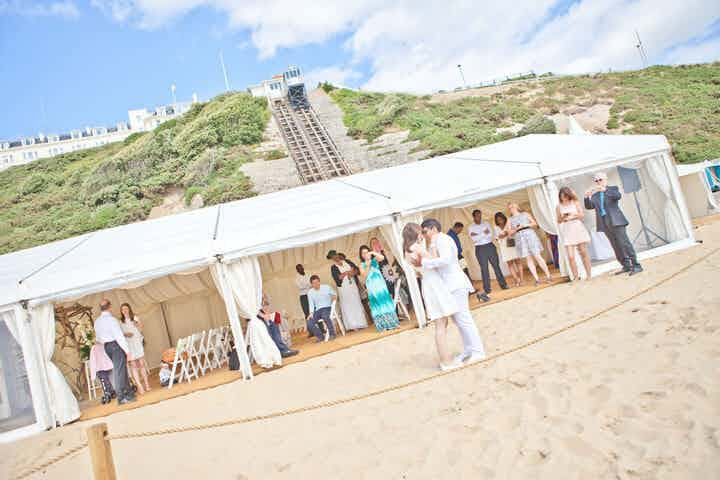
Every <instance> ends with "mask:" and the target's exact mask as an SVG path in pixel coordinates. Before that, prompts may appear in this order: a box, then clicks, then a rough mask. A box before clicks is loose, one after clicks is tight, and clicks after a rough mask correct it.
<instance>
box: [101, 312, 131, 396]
mask: <svg viewBox="0 0 720 480" xmlns="http://www.w3.org/2000/svg"><path fill="white" fill-rule="evenodd" d="M111 306H112V304H111V303H110V300H108V299H107V298H104V299H103V300H102V301H101V302H100V316H99V317H98V318H97V319H96V320H95V325H94V326H95V341H96V342H98V343H102V344H103V348H104V349H105V353H106V354H107V356H108V357H110V360H111V361H112V363H113V385H115V390H116V391H117V395H118V405H123V404H125V403H129V402H134V401H135V393H134V392H133V391H132V388H131V387H130V380H129V378H128V372H127V352H128V349H129V347H128V343H127V339H126V338H125V334H124V333H123V331H122V329H121V328H120V321H119V320H118V319H117V318H115V317H113V314H112V313H111V312H110V307H111Z"/></svg>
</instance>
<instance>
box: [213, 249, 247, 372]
mask: <svg viewBox="0 0 720 480" xmlns="http://www.w3.org/2000/svg"><path fill="white" fill-rule="evenodd" d="M213 267H214V268H216V271H217V277H218V280H219V281H220V287H221V289H222V291H221V292H220V293H221V294H222V297H223V300H224V301H225V309H226V310H227V314H228V319H229V321H230V328H231V329H232V332H233V337H234V338H235V350H237V353H238V358H239V359H240V364H241V365H242V370H243V379H245V380H252V378H253V372H252V367H251V366H250V358H248V354H247V346H246V345H245V337H244V336H243V331H242V326H241V325H240V317H239V316H238V311H237V305H235V297H234V296H233V293H232V289H231V288H230V284H229V283H228V280H227V277H226V276H225V265H224V264H223V263H222V262H221V261H220V257H219V256H218V263H216V264H215V265H214V266H213Z"/></svg>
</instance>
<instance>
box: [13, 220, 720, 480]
mask: <svg viewBox="0 0 720 480" xmlns="http://www.w3.org/2000/svg"><path fill="white" fill-rule="evenodd" d="M696 233H697V236H698V238H700V239H702V240H704V243H703V244H702V245H699V246H696V247H693V248H691V249H687V250H684V251H681V252H676V253H672V254H669V255H665V256H663V257H659V258H656V259H653V260H649V261H647V262H646V263H645V267H646V272H645V273H644V274H642V275H639V276H637V277H633V278H627V277H614V276H603V277H599V278H597V279H594V280H592V281H591V282H581V283H575V284H563V285H558V286H555V287H552V288H548V289H545V290H543V291H541V292H537V293H533V294H529V295H526V296H524V297H521V298H517V299H514V300H509V301H506V302H502V303H499V304H496V305H493V306H490V307H488V308H483V309H480V310H478V311H476V312H475V315H476V320H477V323H478V325H479V328H480V331H481V333H482V335H483V337H484V340H485V343H486V346H487V348H488V350H489V351H490V352H491V353H492V352H499V351H503V350H507V349H509V348H512V347H513V346H515V345H518V344H521V343H523V342H525V341H527V340H529V339H532V338H535V337H537V336H539V335H542V334H544V333H547V332H550V331H552V330H555V329H557V328H560V327H562V326H564V325H567V324H569V323H571V322H574V321H576V320H578V319H581V318H584V317H586V316H588V315H590V314H593V313H595V312H598V311H600V310H602V309H604V308H606V307H608V306H610V305H612V304H615V303H617V302H620V301H622V300H623V299H625V298H627V297H628V296H629V295H632V294H633V293H635V292H638V291H640V290H642V289H644V288H646V287H647V286H649V285H652V284H653V283H655V282H657V281H658V280H660V279H662V278H665V277H667V276H669V275H671V274H672V273H673V272H676V271H678V270H680V269H682V268H683V267H684V266H686V265H689V264H691V263H692V262H695V261H697V260H700V263H698V264H697V265H694V266H693V267H691V268H690V269H688V270H687V271H685V272H684V273H681V274H679V275H677V276H676V277H674V278H673V279H672V280H670V281H669V282H667V283H665V284H663V285H661V286H659V287H657V288H655V289H653V290H652V291H650V292H648V293H646V294H644V295H642V296H640V297H638V298H637V299H635V300H632V301H629V302H625V303H624V304H622V306H620V307H619V308H618V309H616V310H613V311H611V312H609V313H607V314H604V315H602V316H600V317H598V318H596V319H594V320H592V321H591V322H589V323H586V324H583V325H581V326H579V327H577V328H575V329H573V330H570V331H567V332H565V333H563V334H561V335H558V336H555V337H553V338H551V339H548V340H546V341H544V342H541V343H539V344H536V345H535V346H533V347H531V348H528V349H525V350H523V351H520V352H516V353H513V354H511V355H508V356H505V357H502V358H500V359H498V360H495V361H493V362H492V363H489V364H485V365H483V366H478V367H474V368H471V369H467V370H463V371H460V372H456V373H454V374H452V375H449V376H445V377H442V378H440V379H436V380H433V381H430V382H428V383H424V384H421V385H418V386H414V387H410V388H407V389H403V390H400V391H397V392H392V393H388V394H385V395H382V396H378V397H373V398H370V399H367V400H362V401H358V402H355V403H351V404H347V405H342V406H338V407H334V408H328V409H324V410H322V411H315V412H310V413H304V414H299V415H294V416H288V417H283V418H277V419H273V420H268V421H263V422H261V423H253V424H246V425H239V426H231V427H223V428H217V429H213V430H206V431H199V432H192V433H181V434H174V435H167V436H162V437H154V438H139V439H133V440H117V441H114V442H113V452H114V457H115V464H116V467H117V471H118V478H120V479H135V478H178V479H190V478H206V477H208V476H209V477H211V478H216V479H234V480H239V479H273V478H292V479H298V478H316V479H325V478H343V480H346V479H356V478H357V479H445V478H448V479H449V478H458V479H465V478H483V479H486V478H487V479H515V478H540V479H542V478H548V479H558V478H562V479H604V478H612V479H618V478H619V479H665V478H672V479H684V478H687V479H699V478H702V479H705V478H719V477H720V315H718V308H719V307H720V288H718V285H720V282H718V275H719V273H720V252H718V253H715V254H714V255H712V256H710V255H709V253H710V252H712V251H713V250H714V249H716V248H718V247H720V223H719V222H715V223H711V224H706V225H704V226H702V227H701V228H699V229H698V230H697V231H696ZM432 335H433V331H432V328H428V329H424V330H422V331H421V330H412V331H408V332H404V333H401V334H398V335H395V336H392V337H388V338H384V339H382V340H378V341H375V342H371V343H367V344H363V345H359V346H357V347H353V348H350V349H347V350H342V351H339V352H336V353H333V354H330V355H327V356H324V357H319V358H315V359H312V360H309V361H307V362H304V363H299V364H294V365H290V366H288V367H286V368H282V369H280V370H277V371H275V372H271V373H268V374H265V375H261V376H258V377H257V378H256V379H255V380H253V381H252V382H242V381H238V382H235V383H231V384H228V385H224V386H221V387H217V388H214V389H210V390H205V391H201V392H197V393H195V394H191V395H187V396H185V397H181V398H177V399H173V400H169V401H166V402H162V403H160V404H156V405H151V406H148V407H144V408H142V409H137V410H132V411H128V412H122V413H119V414H116V415H112V416H110V417H109V418H107V419H106V421H107V422H108V423H109V426H110V431H111V433H115V434H121V433H126V432H133V431H140V430H152V429H154V428H163V427H169V426H174V425H185V424H191V423H203V422H211V421H219V420H224V419H227V418H233V417H241V416H247V415H255V414H261V413H268V412H272V411H276V410H281V409H286V408H292V407H298V406H302V405H306V404H310V403H314V402H317V401H322V400H326V399H332V398H338V397H344V396H348V395H352V394H356V393H362V392H366V391H368V390H370V389H376V388H381V387H384V386H387V385H391V384H394V383H398V382H404V381H407V380H411V379H415V378H418V377H422V376H425V375H428V374H431V373H433V372H435V368H436V359H435V356H434V351H433V337H432ZM452 339H453V341H454V342H455V343H454V344H455V345H457V344H458V339H457V335H456V332H455V331H454V330H453V336H452ZM88 424H89V423H87V422H86V423H78V424H73V425H69V426H66V427H64V428H61V429H57V430H54V431H51V432H47V433H44V434H41V435H38V436H35V437H32V438H29V439H26V440H23V441H20V442H17V443H14V444H10V445H0V478H8V477H9V476H10V474H11V473H13V472H18V471H20V470H22V468H23V467H26V466H28V465H31V464H34V463H36V462H40V461H42V460H43V459H46V458H48V457H49V456H52V455H54V454H57V453H59V452H61V451H63V450H64V449H67V448H70V447H71V446H73V445H75V444H76V442H79V441H80V440H81V439H82V438H83V429H84V428H86V427H87V425H88ZM34 478H53V479H55V478H58V479H60V478H73V479H79V480H80V479H89V478H91V469H90V463H89V455H88V453H87V451H84V452H82V453H80V454H77V455H76V456H74V457H72V458H70V459H66V460H64V461H63V462H61V463H59V464H57V465H54V466H52V467H50V468H49V469H48V470H47V471H46V472H45V474H40V475H36V476H35V477H34Z"/></svg>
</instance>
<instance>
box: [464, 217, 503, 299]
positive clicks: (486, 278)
mask: <svg viewBox="0 0 720 480" xmlns="http://www.w3.org/2000/svg"><path fill="white" fill-rule="evenodd" d="M472 216H473V224H472V225H470V227H469V228H468V232H469V233H470V239H471V240H472V241H473V244H475V257H476V258H477V261H478V263H479V264H480V271H481V272H482V282H483V290H484V291H485V293H484V294H481V295H480V296H479V298H480V299H481V300H482V301H484V302H487V301H488V300H490V297H488V293H490V292H491V290H492V287H491V284H490V268H489V267H488V264H490V265H492V268H493V271H494V272H495V278H497V281H498V283H499V284H500V288H502V289H503V290H507V288H508V286H507V282H506V281H505V275H503V272H502V269H501V268H500V257H498V252H497V248H496V247H495V244H494V243H493V240H494V237H495V236H494V235H493V228H492V226H490V224H489V223H488V222H483V221H482V212H481V211H480V210H473V212H472Z"/></svg>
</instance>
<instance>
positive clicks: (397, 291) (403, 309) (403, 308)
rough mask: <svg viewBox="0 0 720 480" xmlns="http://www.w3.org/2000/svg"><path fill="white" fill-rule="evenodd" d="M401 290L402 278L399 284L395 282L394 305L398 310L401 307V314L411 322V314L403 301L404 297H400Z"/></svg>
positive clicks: (398, 281)
mask: <svg viewBox="0 0 720 480" xmlns="http://www.w3.org/2000/svg"><path fill="white" fill-rule="evenodd" d="M401 290H402V278H398V280H397V282H395V298H394V299H393V303H394V304H395V309H396V310H397V308H398V307H400V312H402V314H403V316H404V317H405V318H407V319H408V320H409V319H410V313H408V309H407V306H406V305H405V302H403V301H402V295H400V291H401Z"/></svg>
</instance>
